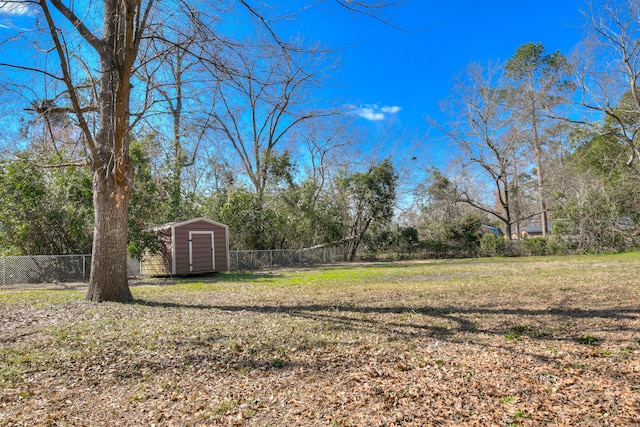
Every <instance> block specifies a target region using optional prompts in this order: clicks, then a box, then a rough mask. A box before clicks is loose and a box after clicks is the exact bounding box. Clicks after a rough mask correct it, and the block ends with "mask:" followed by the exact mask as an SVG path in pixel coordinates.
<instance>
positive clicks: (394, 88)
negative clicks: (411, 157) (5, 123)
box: [0, 0, 584, 164]
mask: <svg viewBox="0 0 640 427" xmlns="http://www.w3.org/2000/svg"><path fill="white" fill-rule="evenodd" d="M255 3H256V4H259V5H260V7H261V8H262V7H266V6H264V5H265V4H266V3H262V2H255ZM309 3H311V2H310V1H309V0H273V1H270V2H269V4H270V5H275V6H274V10H278V11H282V10H286V9H287V8H289V9H295V8H296V6H299V5H302V4H309ZM583 7H584V0H553V1H552V0H510V1H509V0H500V1H498V0H493V1H490V0H485V1H477V0H476V1H471V0H458V1H456V0H446V1H445V0H437V1H436V0H406V1H405V3H404V5H402V6H399V7H394V8H391V9H388V10H387V11H386V18H387V19H388V21H389V22H391V23H393V24H395V25H397V26H398V27H401V28H402V29H404V30H406V31H402V30H399V29H396V28H393V27H392V26H390V25H385V24H383V23H381V22H378V21H376V20H375V19H371V18H367V17H364V16H359V15H354V14H349V13H347V12H345V11H344V10H343V9H340V8H339V7H337V6H336V4H335V2H333V0H327V1H324V2H320V3H319V4H318V5H316V6H315V7H313V8H310V9H308V10H306V11H305V12H303V13H300V14H296V15H295V16H293V17H292V18H291V20H290V21H288V22H287V26H286V29H287V31H288V32H290V34H291V35H296V34H299V35H301V36H303V37H305V39H307V40H315V41H320V42H322V43H323V44H324V45H327V46H329V47H332V48H335V49H337V50H339V57H340V65H339V68H338V69H337V70H335V72H334V75H333V79H332V80H331V84H330V85H329V87H327V88H325V89H323V90H322V92H321V96H322V97H323V98H324V99H325V100H326V101H327V102H331V103H333V104H334V105H343V106H344V105H350V106H351V108H352V109H353V112H354V113H360V116H358V121H359V122H360V123H361V124H362V125H363V126H364V127H368V128H370V129H372V131H373V132H375V131H376V129H378V130H379V129H383V128H387V127H388V126H389V123H390V122H392V123H393V125H392V126H393V127H394V128H395V129H402V130H403V131H404V132H405V135H406V134H411V135H414V138H415V135H417V136H418V137H417V139H420V140H421V141H420V142H419V143H418V144H419V145H420V144H421V145H422V147H421V148H422V150H423V153H424V152H426V153H427V157H428V158H427V159H425V160H426V161H427V162H432V163H436V164H437V163H441V162H442V161H443V159H444V157H445V154H443V153H444V152H445V150H441V149H440V147H439V146H438V144H442V141H437V140H436V139H432V135H433V130H432V129H430V128H429V125H428V124H427V120H426V117H432V118H436V119H437V118H438V116H439V107H438V104H439V102H440V101H442V100H443V99H445V98H446V97H447V95H448V94H449V91H450V88H451V86H452V82H453V78H454V76H455V75H456V73H459V72H460V71H461V70H462V69H463V68H464V67H465V66H466V65H467V64H469V63H471V62H480V63H486V62H488V61H492V60H499V59H502V60H504V59H507V58H509V57H510V56H512V55H513V54H514V53H515V51H516V49H517V48H518V46H520V45H522V44H524V43H527V42H540V43H542V44H543V45H544V46H545V48H546V49H547V51H550V52H551V51H555V50H561V51H562V52H563V53H565V54H569V53H570V51H571V49H572V48H573V47H574V46H575V45H576V43H578V42H579V41H580V39H581V37H582V29H581V24H582V22H583V17H582V15H581V14H580V9H581V8H583ZM261 10H264V9H261ZM4 18H5V19H6V18H7V17H6V16H5V17H4ZM12 18H14V19H15V18H16V17H15V16H13V17H12ZM3 23H4V22H0V28H1V27H2V26H3ZM425 135H427V136H425ZM414 148H415V147H414ZM414 148H411V149H414Z"/></svg>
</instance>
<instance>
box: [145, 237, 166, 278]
mask: <svg viewBox="0 0 640 427" xmlns="http://www.w3.org/2000/svg"><path fill="white" fill-rule="evenodd" d="M159 238H160V241H161V243H160V245H161V247H162V249H161V251H160V252H159V253H157V254H155V255H152V254H150V253H146V254H144V255H143V257H142V262H141V263H140V274H143V275H148V276H164V275H170V274H171V270H172V251H171V231H170V230H163V231H162V232H161V233H160V234H159Z"/></svg>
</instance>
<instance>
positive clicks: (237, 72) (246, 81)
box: [212, 41, 330, 199]
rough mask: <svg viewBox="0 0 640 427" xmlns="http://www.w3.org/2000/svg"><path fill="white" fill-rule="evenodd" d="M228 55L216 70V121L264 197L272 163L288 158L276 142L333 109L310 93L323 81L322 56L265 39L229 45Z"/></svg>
mask: <svg viewBox="0 0 640 427" xmlns="http://www.w3.org/2000/svg"><path fill="white" fill-rule="evenodd" d="M226 58H227V64H228V66H227V68H226V69H225V70H216V73H217V79H216V82H215V86H214V87H213V88H212V90H213V91H214V93H215V99H216V101H217V105H216V106H215V108H214V109H213V111H212V123H213V124H212V126H213V128H214V129H215V130H216V131H217V132H218V134H219V135H220V138H222V139H224V140H225V141H227V142H228V143H229V144H230V145H231V146H232V147H233V148H234V151H235V152H236V154H237V156H238V159H239V161H240V164H241V170H242V172H243V173H244V174H245V175H246V177H248V179H249V180H250V182H251V184H252V186H253V187H254V189H255V191H256V194H257V195H258V198H259V199H261V198H262V196H263V194H264V191H265V188H266V186H267V184H268V181H269V177H270V175H271V172H274V171H273V169H272V168H273V167H274V166H275V165H277V164H278V163H281V162H280V160H283V159H282V158H279V156H281V155H282V153H281V152H278V151H277V147H279V146H283V145H285V141H286V138H287V137H288V136H289V135H290V134H291V131H292V130H293V129H294V128H295V127H296V126H297V125H299V124H301V123H303V122H305V121H307V120H310V119H312V118H315V117H320V116H326V115H329V114H330V113H329V112H327V111H323V110H319V109H314V108H313V107H312V106H310V105H309V102H308V99H306V98H305V97H306V95H307V93H308V91H309V90H310V89H312V88H313V87H314V86H315V85H316V84H317V82H318V77H319V71H318V70H317V69H316V68H315V67H316V64H318V63H319V60H320V58H319V57H318V56H316V55H309V54H308V53H306V52H305V53H304V54H302V55H294V53H292V52H290V51H287V50H283V49H282V48H281V47H280V46H278V45H276V46H273V45H272V44H268V43H267V42H266V41H265V42H264V43H261V44H260V45H259V47H258V46H253V45H251V46H245V47H244V48H243V49H233V50H228V51H227V56H226Z"/></svg>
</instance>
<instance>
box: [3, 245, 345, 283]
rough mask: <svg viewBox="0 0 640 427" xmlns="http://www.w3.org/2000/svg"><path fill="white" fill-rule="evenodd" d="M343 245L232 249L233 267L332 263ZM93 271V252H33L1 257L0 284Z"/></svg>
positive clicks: (81, 278)
mask: <svg viewBox="0 0 640 427" xmlns="http://www.w3.org/2000/svg"><path fill="white" fill-rule="evenodd" d="M343 254H344V251H343V250H342V249H340V248H310V249H283V250H264V251H230V252H229V258H230V263H229V264H230V268H231V270H263V269H269V268H277V267H280V268H281V267H296V266H304V265H318V264H331V263H336V262H341V261H342V260H343ZM128 261H129V262H128V273H129V276H130V277H136V276H139V275H140V263H139V262H138V261H137V260H135V259H132V258H130V259H129V260H128ZM90 274H91V255H32V256H3V257H0V286H10V285H20V284H37V283H56V282H60V283H63V282H85V281H88V280H89V275H90Z"/></svg>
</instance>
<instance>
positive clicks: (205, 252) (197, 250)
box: [189, 231, 215, 273]
mask: <svg viewBox="0 0 640 427" xmlns="http://www.w3.org/2000/svg"><path fill="white" fill-rule="evenodd" d="M214 270H215V258H214V253H213V231H190V232H189V271H190V272H191V273H205V272H210V271H214Z"/></svg>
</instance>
